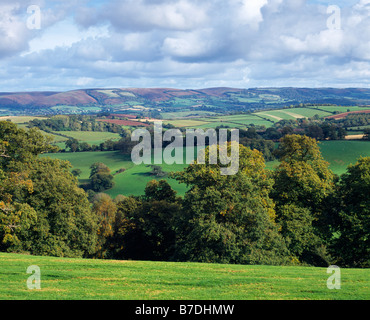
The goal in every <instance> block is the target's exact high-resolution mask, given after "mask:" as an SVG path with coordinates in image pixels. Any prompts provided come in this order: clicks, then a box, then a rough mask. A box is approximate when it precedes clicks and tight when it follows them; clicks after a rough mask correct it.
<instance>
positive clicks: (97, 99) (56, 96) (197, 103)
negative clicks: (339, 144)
mask: <svg viewBox="0 0 370 320" xmlns="http://www.w3.org/2000/svg"><path fill="white" fill-rule="evenodd" d="M300 103H311V104H338V105H343V106H355V105H370V89H361V88H349V89H334V88H317V89H313V88H251V89H238V88H206V89H197V90H195V89H186V90H181V89H173V88H109V89H102V88H100V89H99V88H96V89H79V90H72V91H67V92H49V91H48V92H3V93H0V116H1V115H26V114H27V115H30V114H32V115H36V114H38V115H45V114H56V113H65V111H66V110H67V112H68V113H87V112H99V111H105V110H108V111H115V112H116V111H123V110H125V111H127V110H129V111H130V110H131V111H132V110H134V111H135V110H136V111H140V110H148V109H149V110H157V111H158V110H159V111H161V112H163V111H165V112H174V111H175V112H176V111H180V110H182V111H184V109H187V110H190V111H193V110H196V111H203V112H204V111H207V112H217V113H226V112H228V113H229V112H233V111H235V112H240V111H256V110H263V109H266V108H269V109H271V108H278V107H282V106H290V105H298V104H300ZM63 108H65V109H63Z"/></svg>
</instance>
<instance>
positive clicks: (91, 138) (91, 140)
mask: <svg viewBox="0 0 370 320" xmlns="http://www.w3.org/2000/svg"><path fill="white" fill-rule="evenodd" d="M55 133H56V134H63V135H65V136H68V137H71V138H74V139H77V140H79V141H84V142H87V143H88V144H90V145H93V144H96V145H99V144H100V143H102V142H104V141H106V140H109V139H113V140H119V139H120V135H119V134H118V133H112V132H97V131H55ZM59 137H60V136H59ZM61 138H62V137H61ZM64 140H67V138H64Z"/></svg>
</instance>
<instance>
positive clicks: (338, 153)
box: [266, 140, 370, 175]
mask: <svg viewBox="0 0 370 320" xmlns="http://www.w3.org/2000/svg"><path fill="white" fill-rule="evenodd" d="M319 147H320V151H321V154H322V156H323V157H324V159H325V160H326V161H328V162H329V164H330V165H329V168H330V169H331V170H332V171H333V172H334V173H335V174H337V175H341V174H343V173H345V172H346V171H347V167H348V166H349V165H350V164H355V163H356V162H357V160H358V159H359V158H360V157H370V141H361V140H360V141H355V140H351V141H348V140H345V141H344V140H338V141H320V142H319ZM278 165H279V161H277V160H274V161H269V162H266V167H267V168H268V169H274V167H276V166H278Z"/></svg>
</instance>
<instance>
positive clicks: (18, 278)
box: [0, 253, 370, 300]
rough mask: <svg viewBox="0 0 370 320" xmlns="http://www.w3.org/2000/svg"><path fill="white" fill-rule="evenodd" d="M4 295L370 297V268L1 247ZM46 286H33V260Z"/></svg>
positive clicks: (62, 297) (6, 297)
mask: <svg viewBox="0 0 370 320" xmlns="http://www.w3.org/2000/svg"><path fill="white" fill-rule="evenodd" d="M0 265H1V270H0V281H1V286H0V299H1V300H116V299H120V300H368V299H369V298H370V290H369V286H370V270H369V269H341V270H340V272H341V274H340V275H341V288H340V289H332V290H330V289H328V288H327V280H328V277H329V276H330V274H328V273H327V269H326V268H315V267H295V266H292V267H288V266H283V267H281V266H261V265H259V266H254V265H248V266H247V265H226V264H201V263H180V262H145V261H112V260H96V259H94V260H89V259H69V258H56V257H36V256H29V255H18V254H9V253H0ZM34 265H35V266H38V267H39V268H40V271H41V276H40V280H41V283H40V285H41V289H34V290H30V289H28V288H27V279H28V277H30V274H27V273H26V270H27V268H28V267H29V266H34Z"/></svg>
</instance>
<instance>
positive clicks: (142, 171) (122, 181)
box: [42, 149, 187, 197]
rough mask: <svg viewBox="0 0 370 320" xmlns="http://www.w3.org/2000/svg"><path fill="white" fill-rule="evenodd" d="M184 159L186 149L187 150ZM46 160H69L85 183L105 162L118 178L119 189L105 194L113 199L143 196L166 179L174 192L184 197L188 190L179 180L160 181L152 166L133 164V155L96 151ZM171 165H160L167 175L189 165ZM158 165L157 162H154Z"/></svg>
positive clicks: (58, 154) (54, 155) (115, 179)
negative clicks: (147, 188)
mask: <svg viewBox="0 0 370 320" xmlns="http://www.w3.org/2000/svg"><path fill="white" fill-rule="evenodd" d="M184 150H185V151H184V157H185V155H186V149H184ZM42 157H50V158H54V159H61V160H66V161H69V162H70V163H71V165H72V166H73V168H78V169H80V170H81V171H82V173H81V175H80V177H79V180H80V182H81V183H86V182H88V179H89V175H90V166H91V165H92V164H93V163H95V162H102V163H104V164H105V165H107V166H108V167H109V168H110V170H111V173H112V174H113V175H114V182H115V186H114V187H113V188H112V189H110V190H106V191H105V193H107V194H109V195H110V196H112V197H116V196H117V195H119V194H123V195H136V196H138V195H142V194H143V193H144V189H145V186H146V184H147V183H148V182H149V181H150V180H153V179H158V180H160V179H166V180H167V181H168V183H169V184H170V185H171V186H172V188H173V189H174V190H176V191H177V192H178V194H179V195H184V193H185V192H186V190H187V187H186V186H185V185H184V184H179V183H178V182H177V181H176V180H174V179H170V178H169V177H168V176H165V177H156V176H154V175H152V174H151V171H152V167H151V166H150V165H148V164H144V163H143V164H140V165H135V164H134V163H133V162H132V161H131V155H124V154H121V153H120V152H119V151H95V152H75V153H69V152H66V153H50V154H44V155H42ZM185 162H186V161H185V159H184V161H183V163H184V164H173V165H169V164H166V163H163V164H161V165H160V167H161V168H162V170H163V171H164V172H166V173H170V172H176V171H182V170H184V168H185V167H186V166H187V165H186V164H185ZM152 163H153V164H154V161H152ZM122 168H124V169H126V170H125V171H124V172H121V173H116V172H117V171H118V170H120V169H122Z"/></svg>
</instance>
